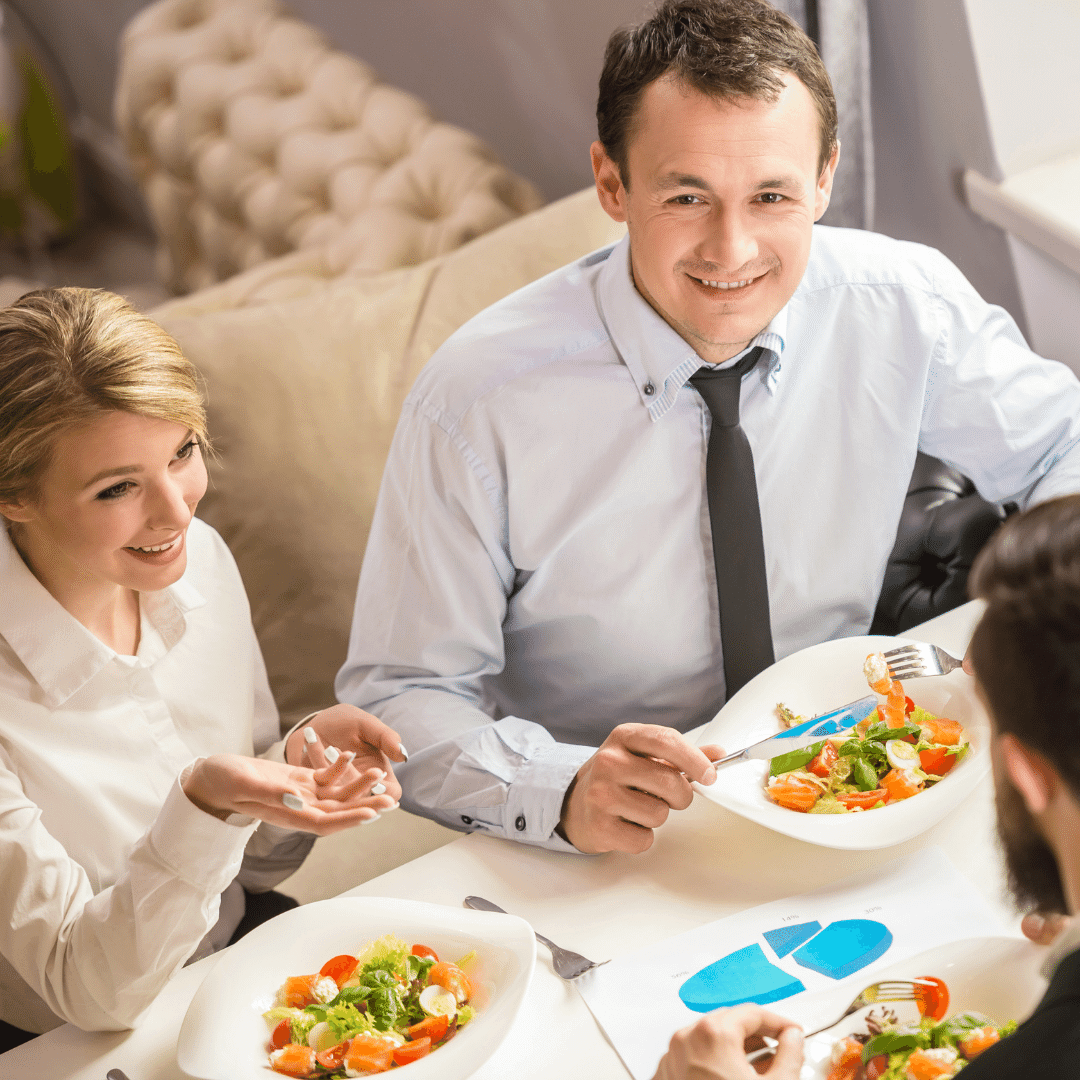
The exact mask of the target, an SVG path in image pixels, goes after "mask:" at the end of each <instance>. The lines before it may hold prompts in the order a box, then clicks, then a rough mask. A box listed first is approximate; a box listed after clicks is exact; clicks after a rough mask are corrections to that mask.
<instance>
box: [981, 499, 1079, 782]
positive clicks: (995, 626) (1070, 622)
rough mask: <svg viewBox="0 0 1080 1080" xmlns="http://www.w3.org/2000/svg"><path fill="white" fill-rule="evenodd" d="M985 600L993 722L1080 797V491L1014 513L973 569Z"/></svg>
mask: <svg viewBox="0 0 1080 1080" xmlns="http://www.w3.org/2000/svg"><path fill="white" fill-rule="evenodd" d="M970 589H971V593H972V595H973V596H976V597H981V598H983V599H985V600H986V601H987V608H986V612H985V613H984V615H983V617H982V619H981V620H980V621H979V625H978V626H977V627H976V628H975V635H974V637H973V638H972V641H971V659H972V662H973V663H974V665H975V673H976V676H977V677H978V680H979V682H980V684H981V685H982V688H983V691H984V692H985V694H986V698H987V701H988V702H989V704H990V710H991V712H992V713H993V716H994V723H995V726H996V728H997V729H998V730H999V731H1002V732H1009V733H1010V734H1012V735H1014V736H1015V737H1016V738H1017V739H1019V740H1020V741H1021V742H1022V743H1024V744H1025V745H1026V746H1029V747H1030V748H1031V749H1033V750H1036V751H1037V752H1038V753H1040V754H1041V755H1042V756H1043V757H1044V758H1046V760H1047V761H1049V762H1050V764H1051V765H1053V767H1054V768H1055V769H1056V770H1057V772H1058V774H1059V775H1060V776H1061V778H1062V780H1063V781H1064V782H1065V783H1066V784H1067V785H1068V787H1069V789H1070V790H1071V791H1072V793H1073V795H1074V796H1075V797H1076V798H1080V495H1068V496H1064V497H1062V498H1058V499H1051V500H1050V501H1048V502H1045V503H1041V504H1040V505H1039V506H1036V507H1034V508H1033V509H1031V510H1028V511H1026V512H1025V513H1023V514H1020V515H1018V516H1016V517H1013V518H1010V519H1009V520H1008V521H1007V522H1006V523H1005V524H1004V525H1003V526H1002V527H1001V529H1000V530H999V531H998V533H997V535H996V536H995V537H994V539H993V540H991V541H990V543H989V544H987V546H986V547H985V548H984V549H983V551H982V552H981V553H980V555H979V557H978V559H977V560H976V562H975V566H974V568H973V569H972V573H971V579H970Z"/></svg>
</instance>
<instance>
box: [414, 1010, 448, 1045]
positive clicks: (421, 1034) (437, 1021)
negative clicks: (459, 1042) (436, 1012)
mask: <svg viewBox="0 0 1080 1080" xmlns="http://www.w3.org/2000/svg"><path fill="white" fill-rule="evenodd" d="M449 1026H450V1017H449V1016H428V1017H426V1018H425V1019H423V1020H421V1021H420V1022H419V1023H418V1024H413V1025H412V1026H411V1027H410V1028H409V1038H410V1039H424V1038H427V1039H430V1040H431V1042H432V1044H433V1045H434V1044H435V1043H437V1042H438V1041H439V1040H440V1039H441V1038H442V1037H443V1036H444V1035H445V1034H446V1029H447V1028H448V1027H449Z"/></svg>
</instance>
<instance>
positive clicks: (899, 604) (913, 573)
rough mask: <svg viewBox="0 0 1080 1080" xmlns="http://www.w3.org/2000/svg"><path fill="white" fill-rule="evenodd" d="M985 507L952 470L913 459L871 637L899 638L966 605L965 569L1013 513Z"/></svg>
mask: <svg viewBox="0 0 1080 1080" xmlns="http://www.w3.org/2000/svg"><path fill="white" fill-rule="evenodd" d="M1014 509H1015V507H1014V506H1012V505H1011V504H1010V505H1009V506H1007V507H1005V508H1004V509H1002V508H1000V507H998V506H995V505H994V504H993V503H988V502H987V501H986V500H985V499H983V498H981V497H980V496H979V494H978V493H977V492H976V491H975V485H974V484H972V482H971V481H970V480H968V479H967V477H965V476H961V475H960V473H958V472H957V471H956V470H955V469H951V468H950V467H949V466H948V465H946V464H945V463H944V462H942V461H939V460H938V459H937V458H932V457H930V456H929V455H927V454H919V455H918V457H917V459H916V461H915V471H914V472H913V473H912V476H911V484H910V485H909V487H908V493H907V498H906V499H905V501H904V510H903V513H902V514H901V516H900V526H899V528H898V529H897V532H896V546H895V547H894V548H893V551H892V554H891V555H890V556H889V564H888V566H887V568H886V570H885V580H884V582H883V583H882V586H881V595H880V596H879V597H878V605H877V610H876V611H875V612H874V621H873V623H872V624H871V626H870V633H871V634H899V633H901V632H902V631H904V630H907V629H908V628H909V627H911V626H915V625H916V624H917V623H921V622H925V621H926V620H927V619H932V618H933V617H934V616H935V615H941V614H943V613H944V612H946V611H949V610H951V609H952V608H954V607H958V606H959V605H960V604H962V603H964V601H965V600H967V598H968V597H967V579H968V573H969V572H970V570H971V564H972V563H973V562H974V561H975V556H976V555H978V554H979V551H980V550H981V549H982V546H983V545H984V544H985V543H986V541H987V540H989V539H990V537H991V536H993V534H994V532H995V531H996V530H997V529H998V527H999V526H1000V525H1001V523H1002V521H1004V520H1005V517H1006V516H1007V515H1008V513H1010V512H1011V511H1012V510H1014Z"/></svg>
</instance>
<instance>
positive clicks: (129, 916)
mask: <svg viewBox="0 0 1080 1080" xmlns="http://www.w3.org/2000/svg"><path fill="white" fill-rule="evenodd" d="M187 551H188V563H187V569H186V571H185V573H184V576H183V577H182V578H181V579H180V580H179V581H178V582H177V583H176V584H175V585H172V586H170V587H169V588H167V589H163V590H162V591H160V592H157V593H143V594H141V595H140V598H139V606H140V613H141V632H140V642H139V650H138V655H136V656H121V655H119V654H117V653H115V652H114V651H113V650H112V649H110V648H109V647H108V646H107V645H104V644H103V643H102V642H101V641H99V640H98V639H97V638H96V637H95V636H94V635H93V634H92V633H91V632H90V631H89V630H87V629H86V627H84V626H83V625H82V624H81V623H79V622H78V621H77V620H76V619H75V618H74V617H73V616H71V615H70V614H68V612H67V611H65V610H64V608H63V607H62V606H61V605H60V604H59V602H58V601H56V600H55V599H54V598H53V597H52V596H51V595H50V593H49V592H48V591H47V590H46V589H45V588H44V587H43V586H42V585H41V584H40V582H38V580H37V579H36V578H35V577H34V575H33V574H32V573H31V572H30V570H29V569H28V568H27V566H26V565H25V563H24V562H23V561H22V559H21V557H20V556H19V553H18V551H17V550H16V549H15V546H14V545H13V544H12V542H11V539H10V537H9V536H8V533H7V530H6V529H5V528H3V520H2V519H0V867H3V870H2V872H0V1019H3V1020H6V1021H7V1022H8V1023H11V1024H14V1025H15V1026H16V1027H21V1028H23V1029H25V1030H29V1031H44V1030H48V1029H49V1028H51V1027H55V1026H56V1025H57V1024H59V1023H60V1022H62V1021H64V1020H67V1021H71V1022H73V1023H75V1024H77V1025H79V1026H81V1027H84V1028H88V1029H118V1028H123V1027H127V1026H130V1025H131V1024H133V1023H134V1022H135V1021H136V1019H137V1018H138V1016H139V1014H140V1013H142V1012H143V1010H144V1009H145V1008H146V1007H147V1006H148V1005H149V1004H150V1002H151V1001H152V1000H153V998H154V997H155V996H156V994H157V993H158V991H159V990H160V989H161V987H162V986H163V985H164V984H165V982H166V981H167V980H168V979H169V978H170V976H171V975H172V974H173V973H174V972H175V971H176V970H177V969H179V968H180V967H181V966H182V965H183V964H184V963H185V961H187V960H188V959H189V958H190V957H191V956H192V955H193V953H195V951H196V949H197V948H198V947H199V946H200V942H202V941H203V939H204V938H206V936H207V935H208V933H209V932H210V931H211V928H214V935H213V936H214V938H215V939H218V941H219V944H223V943H224V941H221V940H220V939H222V938H224V940H227V939H228V936H229V934H230V933H231V931H232V929H235V925H236V922H238V921H239V918H240V916H241V915H242V913H243V905H242V902H241V903H238V904H237V903H234V904H233V905H232V909H233V910H232V911H231V913H230V915H229V919H231V923H232V925H231V926H221V925H218V926H215V924H216V923H217V921H218V913H219V898H220V896H221V894H222V892H223V891H225V890H226V889H227V888H230V889H231V893H230V895H232V893H237V892H238V891H239V886H238V885H235V884H233V882H234V879H236V878H237V875H238V874H241V877H240V880H241V881H242V882H243V883H244V884H247V885H249V887H253V888H254V889H256V890H258V889H265V888H270V887H271V886H272V885H274V884H276V883H277V882H278V881H280V880H282V878H284V877H286V876H287V875H288V874H289V873H291V871H292V870H293V869H295V867H296V866H297V865H299V862H300V861H301V860H302V859H303V857H304V855H305V854H306V853H307V851H308V850H309V848H310V844H311V840H312V838H311V837H309V836H307V835H306V834H297V833H292V832H286V831H284V830H282V829H275V828H274V827H272V826H266V825H264V826H262V827H261V828H259V829H258V831H255V826H254V824H251V825H246V826H243V825H240V826H238V825H235V824H227V823H225V822H224V821H221V820H219V819H218V818H216V817H213V816H211V815H210V814H207V813H204V812H203V811H201V810H199V809H198V808H197V807H196V806H195V805H194V804H193V803H191V802H190V801H189V800H188V798H187V797H186V796H185V795H184V793H183V790H182V789H181V788H180V785H179V780H178V777H179V775H180V773H181V772H182V771H183V770H184V769H185V767H186V766H188V765H190V764H191V763H192V762H193V761H194V760H195V759H196V758H199V757H202V756H206V755H210V754H216V753H224V752H233V753H238V754H248V755H250V754H252V753H253V752H256V751H264V752H266V754H267V756H272V757H275V758H276V759H277V760H282V757H281V743H280V742H279V741H278V739H279V732H278V715H277V709H276V707H275V705H274V702H273V699H272V698H271V696H270V691H269V687H268V685H267V681H266V671H265V668H264V666H263V662H262V656H261V653H260V652H259V647H258V644H257V642H256V640H255V635H254V632H253V630H252V627H251V615H250V612H249V609H248V603H247V597H246V595H245V593H244V588H243V584H242V583H241V581H240V575H239V573H238V571H237V569H236V564H235V563H234V562H233V559H232V555H231V554H230V553H229V550H228V548H227V547H226V546H225V544H224V542H223V541H222V539H221V537H220V536H218V534H217V533H216V532H215V531H214V530H213V529H212V528H210V526H209V525H206V524H205V523H203V522H202V521H200V520H199V519H195V520H193V521H192V523H191V525H190V527H189V529H188V533H187ZM272 744H273V745H272ZM253 833H254V835H253ZM245 846H246V847H247V853H246V857H245ZM242 860H243V872H242V873H241V864H242ZM239 898H242V893H241V894H240V896H239V897H237V896H232V899H233V900H234V901H236V900H237V899H239ZM226 921H228V920H227V919H226V913H225V912H223V913H222V922H223V923H224V922H226ZM203 951H206V949H205V948H204V950H203Z"/></svg>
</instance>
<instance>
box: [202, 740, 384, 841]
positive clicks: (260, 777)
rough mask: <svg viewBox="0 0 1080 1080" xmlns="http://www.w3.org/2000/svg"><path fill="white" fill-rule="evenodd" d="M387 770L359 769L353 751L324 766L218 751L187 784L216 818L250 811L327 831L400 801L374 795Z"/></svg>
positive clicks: (273, 820) (348, 825)
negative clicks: (378, 782)
mask: <svg viewBox="0 0 1080 1080" xmlns="http://www.w3.org/2000/svg"><path fill="white" fill-rule="evenodd" d="M381 772H382V770H381V769H380V770H376V769H367V770H364V771H363V772H362V773H357V770H355V769H354V768H353V765H352V755H351V754H348V753H345V754H341V755H340V757H339V758H338V760H337V761H336V762H335V763H334V764H333V765H330V766H327V767H326V768H323V769H308V768H304V767H302V766H297V765H285V764H282V763H281V762H278V761H267V760H266V759H265V758H251V757H244V756H243V755H242V754H214V755H213V756H211V757H207V758H201V759H200V760H199V761H197V762H196V763H195V767H194V768H193V769H192V770H191V772H190V773H189V774H188V777H187V779H186V780H185V781H184V784H183V788H184V794H185V795H187V797H188V798H189V799H190V800H191V801H192V802H193V803H194V804H195V805H196V806H197V807H199V809H200V810H204V811H205V812H206V813H208V814H213V815H214V816H215V817H220V818H223V819H224V818H227V817H228V816H229V815H230V814H245V815H247V816H248V817H253V818H258V819H259V820H260V821H269V822H270V823H271V824H273V825H280V826H281V827H282V828H285V829H300V830H303V831H304V832H312V833H315V834H316V835H318V836H327V835H329V834H330V833H334V832H339V831H341V830H342V829H348V828H351V827H352V826H353V825H363V824H365V823H366V822H369V821H374V820H375V819H376V818H377V817H378V816H379V812H380V810H384V809H388V808H389V804H390V803H393V804H394V805H396V803H395V802H394V800H393V798H391V797H390V796H389V795H388V794H383V795H375V796H373V795H372V794H371V787H372V784H373V783H375V782H377V780H378V776H379V774H381Z"/></svg>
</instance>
